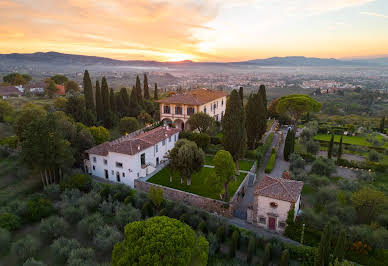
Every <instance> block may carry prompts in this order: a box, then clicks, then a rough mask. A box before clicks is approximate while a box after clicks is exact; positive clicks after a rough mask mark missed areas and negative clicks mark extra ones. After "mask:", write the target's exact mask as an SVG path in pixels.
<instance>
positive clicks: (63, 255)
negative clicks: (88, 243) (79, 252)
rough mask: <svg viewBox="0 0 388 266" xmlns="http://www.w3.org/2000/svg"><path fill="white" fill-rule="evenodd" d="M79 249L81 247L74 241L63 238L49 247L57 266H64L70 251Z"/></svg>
mask: <svg viewBox="0 0 388 266" xmlns="http://www.w3.org/2000/svg"><path fill="white" fill-rule="evenodd" d="M80 247H81V245H80V243H79V242H78V241H77V240H76V239H67V238H64V237H60V238H58V239H57V240H55V241H54V242H53V243H52V244H51V246H50V248H51V251H52V254H55V256H54V258H55V260H56V262H57V263H59V264H65V263H66V261H67V259H68V258H69V256H70V253H71V251H72V250H75V249H79V248H80Z"/></svg>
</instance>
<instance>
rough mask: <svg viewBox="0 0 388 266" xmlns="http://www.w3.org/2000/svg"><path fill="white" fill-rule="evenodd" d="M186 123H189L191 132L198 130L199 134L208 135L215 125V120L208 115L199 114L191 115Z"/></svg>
mask: <svg viewBox="0 0 388 266" xmlns="http://www.w3.org/2000/svg"><path fill="white" fill-rule="evenodd" d="M187 123H189V125H190V129H191V130H196V129H198V131H199V132H200V133H208V131H209V130H210V129H211V128H212V127H213V125H214V124H215V120H214V118H213V117H211V116H210V115H208V114H205V113H203V112H200V113H195V114H193V115H191V116H190V118H189V120H187Z"/></svg>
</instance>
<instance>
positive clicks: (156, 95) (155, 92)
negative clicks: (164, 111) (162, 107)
mask: <svg viewBox="0 0 388 266" xmlns="http://www.w3.org/2000/svg"><path fill="white" fill-rule="evenodd" d="M157 99H158V84H157V83H155V89H154V100H155V101H156V100H157Z"/></svg>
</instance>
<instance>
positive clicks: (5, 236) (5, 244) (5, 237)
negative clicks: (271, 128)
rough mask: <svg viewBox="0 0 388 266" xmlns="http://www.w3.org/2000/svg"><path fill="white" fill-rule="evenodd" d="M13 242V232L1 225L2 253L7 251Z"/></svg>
mask: <svg viewBox="0 0 388 266" xmlns="http://www.w3.org/2000/svg"><path fill="white" fill-rule="evenodd" d="M10 244H11V233H10V232H9V231H8V230H7V229H5V228H1V227H0V255H1V254H3V253H5V252H7V251H8V249H9V245H10Z"/></svg>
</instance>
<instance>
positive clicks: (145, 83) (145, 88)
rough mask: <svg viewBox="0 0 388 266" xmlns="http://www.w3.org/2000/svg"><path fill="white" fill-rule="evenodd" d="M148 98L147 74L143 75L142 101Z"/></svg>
mask: <svg viewBox="0 0 388 266" xmlns="http://www.w3.org/2000/svg"><path fill="white" fill-rule="evenodd" d="M149 98H150V92H149V88H148V77H147V74H144V99H149Z"/></svg>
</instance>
